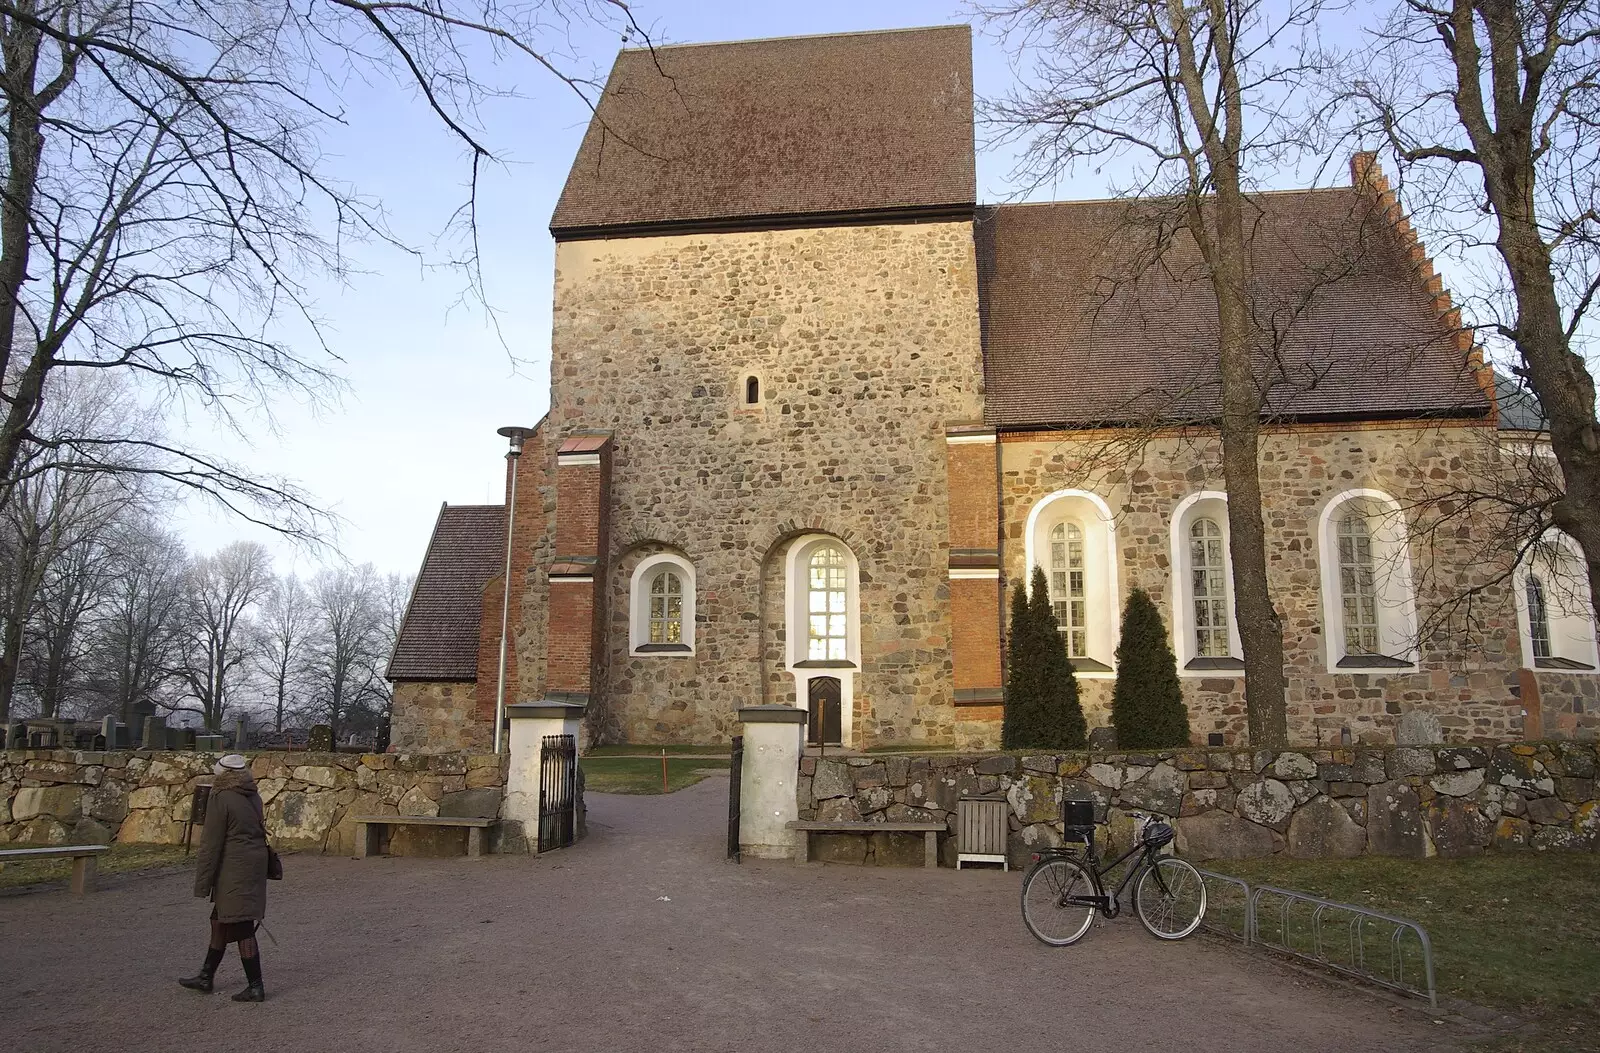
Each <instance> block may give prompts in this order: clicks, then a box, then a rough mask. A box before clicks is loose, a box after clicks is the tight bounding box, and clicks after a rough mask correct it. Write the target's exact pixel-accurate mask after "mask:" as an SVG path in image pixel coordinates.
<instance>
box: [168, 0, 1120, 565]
mask: <svg viewBox="0 0 1600 1053" xmlns="http://www.w3.org/2000/svg"><path fill="white" fill-rule="evenodd" d="M634 10H635V12H636V13H637V15H638V17H639V18H640V20H641V22H643V23H645V24H647V25H651V26H653V27H654V30H655V32H656V33H657V35H658V36H659V38H660V39H661V40H662V41H664V42H673V43H685V42H705V41H717V40H735V39H744V38H751V37H768V36H787V35H794V34H810V33H834V32H848V31H857V30H870V29H886V28H899V27H909V26H923V25H938V24H949V23H953V22H961V21H966V20H967V19H966V16H965V15H964V14H963V13H962V10H961V9H960V7H959V0H927V2H919V0H892V2H891V0H879V2H871V0H854V2H847V0H811V2H808V3H803V4H792V3H781V4H780V3H764V2H760V3H757V2H736V0H732V2H730V0H710V2H687V3H686V2H677V0H643V2H641V3H638V4H635V5H634ZM574 44H575V46H576V47H577V48H578V49H580V50H581V52H582V55H583V57H584V58H585V59H586V60H587V61H588V62H590V63H591V64H593V65H594V66H596V67H598V68H599V70H600V71H601V72H602V73H603V72H604V70H606V69H608V68H609V66H610V63H611V59H612V57H613V56H614V54H615V52H616V50H617V48H618V47H619V46H621V44H620V41H618V40H617V39H616V38H615V37H614V36H610V35H601V34H591V35H589V36H587V37H582V36H580V37H578V38H576V39H575V41H574ZM975 44H976V54H975V79H976V88H977V91H978V93H979V94H980V95H983V94H998V93H1000V92H1001V91H1003V90H1004V88H1005V87H1006V86H1007V85H1008V83H1009V81H1010V74H1009V71H1008V68H1007V64H1006V57H1005V55H1004V53H1003V52H1001V50H1000V49H999V47H998V46H997V45H996V44H995V43H994V42H993V41H990V40H988V39H985V38H984V37H982V36H981V35H979V36H977V37H976V38H975ZM507 68H509V69H511V70H513V71H514V72H512V73H510V74H501V75H500V76H499V77H498V79H499V80H501V81H504V80H505V79H506V78H507V77H508V76H509V77H513V78H515V79H517V80H518V81H520V83H517V85H516V86H517V87H518V88H519V90H520V91H521V92H522V93H523V94H525V95H526V96H527V98H526V99H523V100H512V101H497V102H496V103H495V104H494V105H493V107H491V108H490V109H488V110H487V111H486V113H485V126H486V127H485V137H486V141H487V142H488V144H489V145H490V146H491V147H492V148H493V149H494V150H495V151H496V152H497V153H498V154H499V155H500V156H501V157H502V158H503V159H504V160H505V161H506V162H507V165H506V166H505V167H503V168H491V169H489V170H488V171H487V172H486V174H485V176H484V179H483V183H482V186H481V189H480V216H481V234H482V250H483V273H484V276H485V280H486V284H487V293H488V298H489V301H490V303H491V304H492V306H493V307H494V308H495V310H496V311H497V314H498V321H499V335H497V334H496V332H495V330H494V328H493V327H492V326H491V325H490V324H489V322H488V320H487V319H486V317H485V315H484V312H483V311H482V309H481V308H479V307H477V306H475V305H473V304H470V303H463V302H462V301H461V292H462V281H461V279H460V276H459V275H457V274H453V273H448V272H442V273H425V272H423V271H422V270H420V269H419V266H418V264H417V262H416V261H415V260H414V259H412V258H409V257H408V256H406V255H404V254H402V253H399V252H394V251H388V250H385V249H381V248H378V247H374V246H358V247H356V249H355V250H354V251H353V253H352V256H353V261H354V263H355V265H356V266H357V267H358V268H360V270H361V271H363V272H364V273H359V274H356V275H354V276H353V277H352V279H351V281H350V282H349V285H348V287H345V288H340V287H338V286H328V287H324V288H322V289H320V290H319V293H318V297H317V300H318V307H319V309H320V312H321V315H322V317H323V318H325V319H326V322H327V327H326V331H327V333H328V334H329V336H330V338H331V340H332V342H333V343H334V345H335V347H336V349H337V350H338V351H339V353H340V354H341V355H343V357H344V358H345V360H346V365H345V368H344V373H345V376H346V377H347V379H348V381H349V383H350V386H351V392H350V394H349V395H348V397H346V398H345V400H344V402H343V405H342V406H341V407H340V408H338V409H337V410H334V411H330V412H326V413H324V414H322V415H321V416H320V418H318V417H313V416H311V415H310V414H308V413H306V412H304V411H302V410H300V409H299V408H298V407H295V406H294V405H292V404H287V405H279V406H277V407H276V412H277V414H278V417H279V420H280V423H281V429H280V433H279V434H278V435H276V436H274V435H270V434H267V433H266V432H265V431H264V430H262V431H260V432H259V433H253V434H252V435H251V437H250V440H249V443H248V448H247V449H244V450H238V449H237V448H236V447H237V440H234V439H232V438H226V439H221V438H217V437H215V436H212V435H210V434H209V433H208V431H207V429H206V428H205V427H204V426H203V425H200V424H196V425H195V430H196V433H197V434H199V435H201V436H203V437H204V439H203V441H206V442H208V443H212V444H214V448H218V449H221V450H223V451H225V452H226V451H233V452H234V455H235V456H236V459H239V460H242V461H244V462H246V463H247V464H249V465H250V466H251V467H252V468H254V469H257V470H264V471H272V472H282V473H284V474H287V475H289V476H292V477H294V478H295V479H297V480H299V481H300V483H301V484H303V485H304V486H305V487H307V488H308V489H309V490H310V491H311V492H312V494H313V495H314V496H315V497H316V498H317V499H318V500H319V501H320V502H322V503H324V504H325V505H327V506H328V507H331V508H332V509H334V510H335V511H336V512H338V513H339V514H340V515H342V516H343V517H344V519H345V520H346V526H345V528H344V530H343V532H342V534H341V536H340V537H339V539H338V540H339V543H340V545H341V547H342V549H343V551H344V552H345V554H346V556H348V557H349V558H350V559H352V560H354V561H357V562H365V561H371V562H373V563H375V564H377V566H378V567H379V569H381V570H384V571H399V572H410V571H413V570H415V569H416V567H417V565H418V564H419V562H420V560H421V557H422V553H423V549H424V546H425V544H426V542H427V539H428V535H429V532H430V530H431V528H432V525H433V521H434V518H435V516H436V514H437V511H438V507H439V504H440V502H441V501H448V502H450V503H452V504H474V503H483V502H491V503H497V502H499V501H500V500H501V499H502V493H501V485H502V479H503V461H502V455H503V453H504V450H505V445H504V440H503V439H501V438H500V437H499V436H497V435H496V434H495V429H496V428H497V427H499V426H500V425H503V424H526V425H532V424H534V423H535V422H536V421H537V420H538V419H539V417H540V416H541V415H542V414H543V413H544V411H545V408H546V405H547V395H548V390H547V388H548V373H549V342H550V291H551V280H552V274H551V259H552V242H551V239H550V235H549V232H548V230H547V229H546V227H547V224H548V222H549V218H550V213H551V210H552V209H553V208H554V206H555V201H556V198H557V196H558V195H559V193H560V190H561V186H562V183H563V181H564V180H565V178H566V173H567V168H568V165H569V164H570V162H571V159H572V156H573V154H574V153H575V151H576V149H577V145H578V142H579V140H580V138H581V137H582V135H583V130H584V126H585V123H586V120H587V116H588V114H587V110H586V109H585V108H584V106H583V104H582V103H581V102H580V101H579V100H578V99H577V98H576V97H575V96H574V95H573V94H572V93H571V92H570V91H569V90H568V89H567V88H566V87H565V86H564V85H561V84H559V83H558V82H556V81H555V80H554V79H552V78H550V77H549V76H548V75H542V74H539V73H537V72H536V71H535V70H534V68H533V67H532V66H530V65H528V64H526V63H516V64H514V65H512V66H509V67H507ZM491 79H495V78H491ZM344 102H345V105H346V106H347V108H348V110H349V112H350V114H351V128H350V131H349V133H348V135H347V136H346V137H345V138H344V139H342V140H341V141H338V142H329V143H328V147H329V150H330V153H332V154H334V155H335V160H334V165H335V172H336V173H337V174H338V175H339V176H341V177H344V178H348V179H349V180H350V181H351V182H353V183H355V184H356V185H357V186H359V187H360V188H361V189H362V190H364V191H365V192H366V193H367V194H369V195H372V196H374V197H377V198H380V199H381V200H382V201H383V203H384V205H385V207H386V208H387V210H388V212H389V214H390V215H391V217H392V220H393V222H394V224H395V226H396V227H397V229H398V230H399V231H400V232H401V233H402V234H403V235H405V236H406V237H407V238H409V239H411V240H412V241H414V242H424V241H427V240H429V239H430V237H431V236H432V235H433V234H435V233H437V232H438V231H439V230H440V229H441V228H442V227H443V225H444V223H445V221H446V219H447V217H448V214H449V212H450V210H451V209H453V208H454V207H455V205H457V204H458V203H459V202H460V201H461V200H462V199H463V194H464V188H463V183H464V181H465V179H466V175H467V171H468V169H467V165H466V162H465V158H464V156H463V153H462V151H461V150H460V149H459V147H458V146H457V144H456V143H454V142H453V141H451V140H450V139H449V138H448V137H447V136H446V135H445V134H444V133H443V132H442V131H441V129H440V127H439V125H438V124H437V123H436V122H435V121H433V120H431V119H430V118H429V115H428V114H427V113H426V111H425V110H424V108H423V107H422V106H421V105H420V104H419V103H417V102H416V101H415V100H414V99H412V98H410V97H408V96H407V95H406V94H405V93H403V92H401V91H399V90H398V89H395V88H393V87H392V86H389V85H364V84H353V85H351V87H350V89H349V90H348V91H347V93H346V94H345V96H344ZM1007 167H1008V165H1007V159H1006V158H1004V157H996V156H994V155H992V154H980V156H979V160H978V188H979V196H980V199H981V200H988V201H993V200H998V199H1001V198H1003V197H1005V196H1006V191H1007V186H1006V182H1005V177H1006V169H1007ZM1107 191H1108V187H1107V185H1106V183H1105V181H1104V177H1103V176H1086V177H1084V178H1083V179H1081V180H1079V181H1076V182H1074V183H1071V184H1068V185H1064V186H1062V187H1059V188H1058V190H1057V193H1056V194H1055V195H1054V196H1057V197H1064V198H1083V197H1100V196H1104V195H1105V194H1106V193H1107ZM502 337H503V339H504V343H502V339H501V338H502ZM512 355H515V356H516V358H518V359H520V360H521V361H520V362H519V363H517V364H516V365H515V366H514V365H513V362H512V358H511V356H512ZM176 522H177V525H178V526H179V527H180V528H181V529H182V530H183V531H184V532H185V533H186V534H187V536H188V537H189V538H190V540H191V543H192V544H193V545H194V546H195V547H196V548H199V549H211V548H215V547H217V546H219V545H221V544H224V543H226V542H227V541H229V540H232V539H233V538H235V537H239V536H241V535H244V536H264V535H262V534H259V533H254V532H251V531H248V530H246V529H245V528H244V526H243V525H241V524H240V523H239V522H238V521H237V520H231V519H226V518H223V517H220V516H216V515H213V514H211V513H210V512H208V511H206V510H204V509H201V508H199V507H197V506H191V507H190V508H188V509H187V510H186V511H183V512H181V513H180V514H179V516H178V519H177V521H176ZM292 558H293V554H292V553H290V552H288V551H286V550H285V551H284V563H285V564H287V562H288V561H289V560H290V559H292Z"/></svg>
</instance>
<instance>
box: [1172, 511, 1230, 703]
mask: <svg viewBox="0 0 1600 1053" xmlns="http://www.w3.org/2000/svg"><path fill="white" fill-rule="evenodd" d="M1170 543H1171V546H1172V644H1173V646H1172V652H1173V654H1174V655H1176V656H1177V659H1178V670H1179V672H1180V674H1181V675H1184V676H1215V675H1216V674H1217V673H1218V672H1230V671H1231V672H1240V671H1242V670H1243V669H1244V661H1243V659H1241V658H1240V655H1241V654H1242V653H1243V652H1242V650H1241V648H1240V646H1239V636H1238V632H1237V631H1236V629H1235V626H1234V617H1233V568H1232V567H1231V566H1230V565H1229V563H1228V495H1227V494H1225V493H1223V492H1222V491H1220V490H1202V491H1200V492H1198V493H1193V494H1190V495H1189V496H1187V497H1185V498H1184V499H1183V500H1182V501H1179V502H1178V506H1177V507H1176V508H1174V509H1173V511H1172V526H1171V539H1170Z"/></svg>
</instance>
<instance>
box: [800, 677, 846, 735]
mask: <svg viewBox="0 0 1600 1053" xmlns="http://www.w3.org/2000/svg"><path fill="white" fill-rule="evenodd" d="M807 683H808V690H807V700H808V701H807V708H808V709H809V710H810V711H811V724H810V732H809V734H808V735H807V736H806V742H807V743H809V744H810V745H812V746H839V745H842V744H843V743H844V719H843V706H842V705H841V700H840V692H839V678H838V677H835V676H814V677H812V678H811V679H810V680H809V681H808V682H807Z"/></svg>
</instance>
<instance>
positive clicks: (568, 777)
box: [539, 735, 578, 852]
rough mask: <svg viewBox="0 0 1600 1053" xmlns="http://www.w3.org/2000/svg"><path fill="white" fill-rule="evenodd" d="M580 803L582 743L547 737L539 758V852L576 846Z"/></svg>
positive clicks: (551, 736)
mask: <svg viewBox="0 0 1600 1053" xmlns="http://www.w3.org/2000/svg"><path fill="white" fill-rule="evenodd" d="M577 800H578V744H577V743H576V742H574V741H573V739H572V736H571V735H546V736H545V737H544V748H543V750H542V751H541V753H540V755H539V851H541V852H549V851H551V850H552V849H556V848H566V847H567V846H568V845H570V844H572V842H573V837H574V832H575V831H574V827H575V825H576V816H577Z"/></svg>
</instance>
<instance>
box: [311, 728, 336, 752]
mask: <svg viewBox="0 0 1600 1053" xmlns="http://www.w3.org/2000/svg"><path fill="white" fill-rule="evenodd" d="M306 749H309V750H312V751H313V752H316V753H332V752H333V729H332V728H330V727H329V726H328V725H326V724H313V725H311V738H310V739H309V740H308V741H307V742H306Z"/></svg>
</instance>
